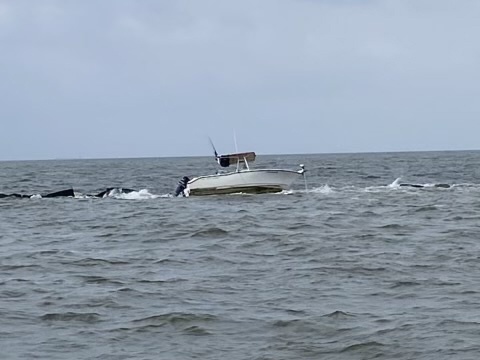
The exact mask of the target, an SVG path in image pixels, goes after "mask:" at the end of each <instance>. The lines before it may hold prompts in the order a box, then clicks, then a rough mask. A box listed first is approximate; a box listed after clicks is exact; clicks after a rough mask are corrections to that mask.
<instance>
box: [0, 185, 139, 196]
mask: <svg viewBox="0 0 480 360" xmlns="http://www.w3.org/2000/svg"><path fill="white" fill-rule="evenodd" d="M115 190H116V191H118V192H119V193H123V194H128V193H131V192H133V191H136V190H132V189H127V188H121V187H109V188H106V189H105V190H104V191H102V192H100V193H98V194H96V195H87V196H91V197H96V198H103V197H105V196H108V195H109V194H110V193H111V192H112V191H115ZM32 196H34V195H31V194H18V193H12V194H2V193H0V199H2V198H31V197H32ZM40 196H41V197H42V198H58V197H75V192H74V191H73V189H66V190H60V191H55V192H52V193H48V194H45V195H40Z"/></svg>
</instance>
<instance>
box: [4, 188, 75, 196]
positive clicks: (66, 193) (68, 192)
mask: <svg viewBox="0 0 480 360" xmlns="http://www.w3.org/2000/svg"><path fill="white" fill-rule="evenodd" d="M32 196H34V195H28V194H17V193H13V194H0V198H7V197H14V198H31V197H32ZM41 196H42V198H54V197H74V196H75V193H74V192H73V189H67V190H61V191H56V192H53V193H49V194H45V195H41Z"/></svg>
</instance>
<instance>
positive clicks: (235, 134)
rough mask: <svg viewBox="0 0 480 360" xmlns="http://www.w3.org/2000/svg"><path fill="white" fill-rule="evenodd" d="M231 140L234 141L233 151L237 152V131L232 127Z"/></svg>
mask: <svg viewBox="0 0 480 360" xmlns="http://www.w3.org/2000/svg"><path fill="white" fill-rule="evenodd" d="M233 141H234V142H235V152H236V153H238V146H237V133H236V131H235V129H233Z"/></svg>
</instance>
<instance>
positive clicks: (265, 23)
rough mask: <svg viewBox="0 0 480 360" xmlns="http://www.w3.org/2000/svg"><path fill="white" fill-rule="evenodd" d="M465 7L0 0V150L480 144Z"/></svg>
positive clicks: (477, 33) (475, 48)
mask: <svg viewBox="0 0 480 360" xmlns="http://www.w3.org/2000/svg"><path fill="white" fill-rule="evenodd" d="M479 39H480V1H477V0H471V1H468V0H463V1H454V0H451V1H442V0H430V1H422V0H398V1H395V0H384V1H380V0H378V1H373V0H371V1H370V0H335V1H334V0H275V1H274V0H251V1H250V0H241V1H228V0H217V1H213V0H212V1H209V0H202V1H198V0H191V1H183V0H175V1H171V0H164V1H160V0H151V1H148V0H123V1H122V0H102V1H99V0H77V1H74V0H0V124H1V126H0V131H1V132H0V133H1V134H2V136H1V142H0V159H1V160H15V159H50V158H98V157H143V156H189V155H208V154H210V145H209V143H208V136H210V137H211V138H212V139H213V141H214V142H215V144H216V147H217V149H218V150H219V152H229V151H234V150H235V145H234V135H233V134H234V132H235V133H236V137H237V142H238V147H239V150H253V151H256V152H257V153H260V154H273V153H280V154H281V153H330V152H369V151H410V150H456V149H479V148H480V146H479V139H480V101H479V95H480V41H479Z"/></svg>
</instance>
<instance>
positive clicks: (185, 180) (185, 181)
mask: <svg viewBox="0 0 480 360" xmlns="http://www.w3.org/2000/svg"><path fill="white" fill-rule="evenodd" d="M189 181H190V179H189V178H188V176H184V177H183V178H182V179H181V180H180V181H179V182H178V186H177V188H176V189H175V194H174V195H175V196H179V195H180V194H182V195H183V191H184V190H185V189H186V188H187V184H188V182H189Z"/></svg>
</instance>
